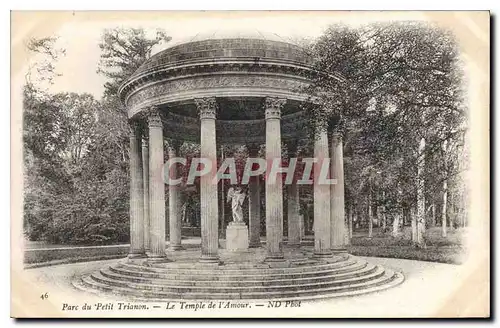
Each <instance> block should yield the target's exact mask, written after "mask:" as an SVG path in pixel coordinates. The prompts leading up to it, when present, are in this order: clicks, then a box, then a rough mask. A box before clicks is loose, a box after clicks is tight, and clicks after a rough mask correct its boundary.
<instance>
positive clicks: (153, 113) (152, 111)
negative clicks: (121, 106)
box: [144, 106, 163, 128]
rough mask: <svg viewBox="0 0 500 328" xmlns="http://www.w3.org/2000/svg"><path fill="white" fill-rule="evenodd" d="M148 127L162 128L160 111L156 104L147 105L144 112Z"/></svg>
mask: <svg viewBox="0 0 500 328" xmlns="http://www.w3.org/2000/svg"><path fill="white" fill-rule="evenodd" d="M144 114H145V115H146V118H147V120H148V126H149V127H150V128H163V123H162V121H161V116H160V111H159V109H158V107H157V106H151V107H149V108H148V109H147V110H146V111H145V113H144Z"/></svg>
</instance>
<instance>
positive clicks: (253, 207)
mask: <svg viewBox="0 0 500 328" xmlns="http://www.w3.org/2000/svg"><path fill="white" fill-rule="evenodd" d="M248 153H249V156H250V157H252V158H256V157H257V156H258V154H259V146H258V145H251V146H248ZM248 192H249V195H248V225H249V246H250V247H260V176H252V177H250V181H249V182H248Z"/></svg>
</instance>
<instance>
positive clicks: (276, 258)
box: [264, 254, 285, 262]
mask: <svg viewBox="0 0 500 328" xmlns="http://www.w3.org/2000/svg"><path fill="white" fill-rule="evenodd" d="M282 261H285V256H284V255H283V254H268V255H267V256H266V258H265V259H264V262H282Z"/></svg>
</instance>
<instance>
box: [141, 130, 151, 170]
mask: <svg viewBox="0 0 500 328" xmlns="http://www.w3.org/2000/svg"><path fill="white" fill-rule="evenodd" d="M142 148H149V138H148V136H146V135H143V136H142ZM148 165H149V164H148Z"/></svg>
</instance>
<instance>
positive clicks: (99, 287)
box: [74, 270, 404, 302]
mask: <svg viewBox="0 0 500 328" xmlns="http://www.w3.org/2000/svg"><path fill="white" fill-rule="evenodd" d="M403 280H404V277H403V275H401V274H400V273H394V272H393V271H391V270H386V271H384V274H383V275H382V276H381V277H378V278H376V279H373V280H369V281H365V282H361V283H353V284H348V285H344V286H335V287H329V288H313V289H304V290H299V291H281V292H279V293H276V292H263V293H220V292H210V293H175V292H155V291H150V290H138V289H133V288H130V287H117V286H109V285H107V284H106V283H101V282H98V281H95V280H94V279H92V278H91V277H90V276H85V277H83V278H82V279H81V280H80V281H78V282H75V283H74V285H75V287H77V288H78V289H81V290H84V291H91V292H94V293H97V294H100V293H102V292H106V293H110V294H113V295H119V296H121V297H125V298H127V297H128V298H131V299H132V300H133V299H135V300H141V301H156V302H158V301H165V300H181V299H190V300H207V299H211V300H228V299H229V300H236V299H245V300H273V299H277V300H296V299H300V300H307V299H320V298H333V297H345V296H353V295H359V294H364V293H369V292H375V291H381V290H384V289H387V288H390V287H393V286H396V285H398V284H400V283H401V282H402V281H403Z"/></svg>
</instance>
